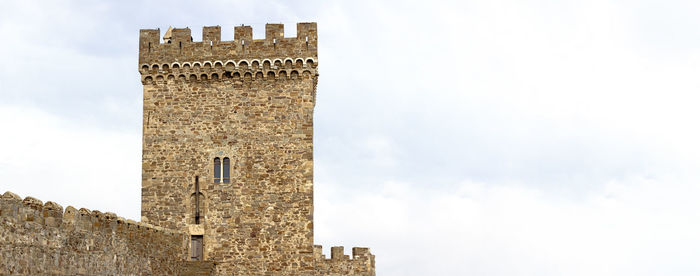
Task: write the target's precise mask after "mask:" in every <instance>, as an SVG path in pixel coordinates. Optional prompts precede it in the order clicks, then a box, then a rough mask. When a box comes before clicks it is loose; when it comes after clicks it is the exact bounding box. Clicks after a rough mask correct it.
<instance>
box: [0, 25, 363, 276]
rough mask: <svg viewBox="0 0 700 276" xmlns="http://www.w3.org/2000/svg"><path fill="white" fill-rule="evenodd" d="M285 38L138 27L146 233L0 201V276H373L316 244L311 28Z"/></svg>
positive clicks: (357, 259)
mask: <svg viewBox="0 0 700 276" xmlns="http://www.w3.org/2000/svg"><path fill="white" fill-rule="evenodd" d="M283 29H284V26H282V25H281V24H267V25H266V26H265V39H257V40H256V39H253V31H252V29H251V27H249V26H240V27H236V28H235V38H234V40H233V41H221V28H220V27H218V26H216V27H204V30H203V32H202V41H201V42H193V39H192V37H191V35H190V29H189V28H184V29H169V30H168V31H167V32H166V33H165V36H164V37H163V43H161V39H160V30H158V29H156V30H141V34H140V35H141V37H140V40H139V72H140V73H141V82H142V83H143V164H142V166H143V167H142V170H143V171H142V178H143V179H142V189H141V222H136V221H133V220H130V219H125V218H123V217H119V216H117V214H114V213H111V212H105V213H103V212H100V211H98V210H88V209H85V208H75V207H72V206H67V207H66V208H65V209H64V208H63V206H61V205H59V204H57V203H55V202H51V201H47V202H46V203H44V202H42V201H41V200H39V199H36V198H33V197H30V196H27V197H25V198H24V199H22V198H20V197H19V196H18V195H16V194H13V193H11V192H9V191H8V192H5V193H4V194H2V195H0V237H2V238H0V275H333V276H340V275H358V276H359V275H362V276H374V275H375V265H374V255H372V253H370V251H369V249H368V248H360V247H354V248H353V249H352V256H348V255H345V253H344V249H343V247H342V246H335V247H332V248H331V256H330V258H326V256H325V255H323V254H322V248H321V246H319V245H314V234H313V233H314V232H313V231H314V224H313V215H314V205H313V112H314V106H315V104H316V83H317V81H318V71H317V64H318V55H317V42H316V38H317V33H316V23H299V24H297V35H296V37H291V38H286V37H284V31H283ZM105 196H107V195H105Z"/></svg>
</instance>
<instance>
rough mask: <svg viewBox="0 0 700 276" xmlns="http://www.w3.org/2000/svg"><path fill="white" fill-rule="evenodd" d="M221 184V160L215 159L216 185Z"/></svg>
mask: <svg viewBox="0 0 700 276" xmlns="http://www.w3.org/2000/svg"><path fill="white" fill-rule="evenodd" d="M219 182H221V159H219V157H216V158H214V183H219Z"/></svg>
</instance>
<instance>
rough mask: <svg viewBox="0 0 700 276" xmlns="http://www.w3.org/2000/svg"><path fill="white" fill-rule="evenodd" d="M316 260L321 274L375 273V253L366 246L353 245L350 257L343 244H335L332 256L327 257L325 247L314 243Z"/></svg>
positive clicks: (317, 269) (317, 268)
mask: <svg viewBox="0 0 700 276" xmlns="http://www.w3.org/2000/svg"><path fill="white" fill-rule="evenodd" d="M314 260H315V261H316V271H317V272H320V273H321V275H375V270H374V267H375V265H374V255H373V254H372V253H371V252H370V250H369V248H366V247H353V248H352V258H350V256H348V255H345V248H344V247H343V246H333V247H331V257H330V258H326V255H324V254H323V247H322V246H320V245H314Z"/></svg>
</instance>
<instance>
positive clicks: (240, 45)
mask: <svg viewBox="0 0 700 276" xmlns="http://www.w3.org/2000/svg"><path fill="white" fill-rule="evenodd" d="M160 35H161V33H160V29H142V30H140V39H139V64H153V63H173V62H195V61H200V62H203V61H205V60H240V59H254V58H260V59H262V58H270V59H273V58H287V57H293V58H295V57H298V58H305V57H316V56H317V39H318V35H317V28H316V23H315V22H309V23H297V35H296V37H284V25H283V24H266V25H265V38H264V39H253V28H252V27H251V26H244V25H241V26H237V27H234V38H233V40H230V41H222V40H221V27H220V26H208V27H203V29H202V41H193V38H192V35H191V30H190V28H175V29H172V30H169V31H168V33H167V34H166V36H165V37H164V40H163V43H161V37H160Z"/></svg>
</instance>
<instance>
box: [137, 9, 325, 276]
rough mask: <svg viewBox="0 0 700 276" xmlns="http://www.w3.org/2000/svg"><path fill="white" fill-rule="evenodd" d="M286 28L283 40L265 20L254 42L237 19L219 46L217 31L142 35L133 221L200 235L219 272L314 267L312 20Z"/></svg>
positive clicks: (295, 271) (293, 271)
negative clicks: (230, 36) (222, 168)
mask: <svg viewBox="0 0 700 276" xmlns="http://www.w3.org/2000/svg"><path fill="white" fill-rule="evenodd" d="M297 26H298V29H299V32H298V34H299V35H298V36H297V37H296V38H284V37H283V31H282V25H279V24H268V25H267V32H266V33H267V36H266V39H264V40H252V39H251V38H252V37H251V36H249V35H250V34H252V29H250V27H245V26H243V27H236V35H237V40H234V41H228V42H226V41H220V39H219V38H220V33H219V28H218V27H205V29H204V31H203V36H204V37H203V40H204V41H203V42H191V38H190V36H189V29H174V30H173V32H172V35H173V37H172V39H171V41H170V43H163V44H159V43H157V42H159V40H158V36H159V31H155V32H153V33H151V32H152V31H151V30H142V31H141V51H140V55H139V60H140V65H142V66H141V67H140V68H141V73H142V81H143V84H144V101H143V103H144V112H143V114H144V130H143V135H144V137H143V139H144V140H143V165H142V169H143V173H142V175H143V179H142V181H143V182H142V183H143V184H142V185H143V186H142V221H146V222H148V223H151V224H154V225H158V226H162V227H167V228H172V229H178V230H181V231H184V232H188V233H190V234H191V235H202V236H203V239H204V242H203V244H204V260H211V261H215V262H217V266H216V269H217V272H218V273H219V274H220V275H232V274H235V275H263V274H273V275H283V274H284V275H312V274H313V272H314V259H313V143H312V141H313V109H314V104H315V92H316V82H317V71H316V64H317V63H316V60H317V57H316V50H315V41H316V39H315V24H313V23H300V24H299V25H297ZM304 32H305V33H304ZM302 34H304V35H302ZM241 37H243V38H241ZM307 39H308V40H307ZM145 41H150V42H148V43H150V44H146V42H145ZM147 45H150V46H147ZM217 157H218V158H220V159H223V158H228V159H229V160H230V168H231V174H230V181H229V182H224V181H223V180H221V181H219V182H218V183H217V182H215V179H214V159H215V158H217ZM196 176H197V177H199V187H200V193H201V194H200V207H199V209H200V214H201V219H200V224H195V218H194V215H195V211H194V210H195V209H196V208H195V202H196V200H195V186H194V184H195V181H194V179H195V177H196Z"/></svg>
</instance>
